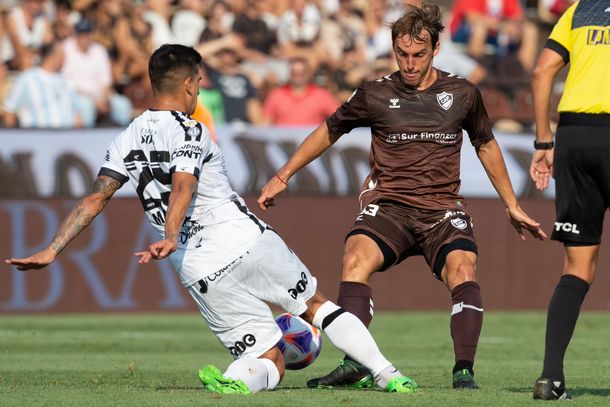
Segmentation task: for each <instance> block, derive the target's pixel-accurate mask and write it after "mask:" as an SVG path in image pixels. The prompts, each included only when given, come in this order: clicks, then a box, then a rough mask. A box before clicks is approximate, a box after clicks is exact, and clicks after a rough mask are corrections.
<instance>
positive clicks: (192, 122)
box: [183, 119, 197, 127]
mask: <svg viewBox="0 0 610 407" xmlns="http://www.w3.org/2000/svg"><path fill="white" fill-rule="evenodd" d="M183 124H184V125H185V126H186V127H194V126H197V120H193V119H189V120H185V121H184V122H183Z"/></svg>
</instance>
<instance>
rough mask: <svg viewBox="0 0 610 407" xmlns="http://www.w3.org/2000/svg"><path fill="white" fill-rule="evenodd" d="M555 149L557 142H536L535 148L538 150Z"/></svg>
mask: <svg viewBox="0 0 610 407" xmlns="http://www.w3.org/2000/svg"><path fill="white" fill-rule="evenodd" d="M553 147H555V142H554V141H543V142H538V141H536V140H534V148H535V149H536V150H550V149H552V148H553Z"/></svg>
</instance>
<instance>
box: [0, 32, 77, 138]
mask: <svg viewBox="0 0 610 407" xmlns="http://www.w3.org/2000/svg"><path fill="white" fill-rule="evenodd" d="M40 57H41V59H42V61H41V63H40V66H36V67H32V68H28V69H26V70H25V71H23V72H22V73H20V74H19V76H18V77H17V79H16V81H15V83H14V84H13V86H12V87H11V89H10V92H9V94H8V96H7V98H6V100H5V101H4V114H3V121H4V126H5V127H15V126H17V125H18V126H19V127H22V128H71V127H81V126H82V125H83V122H82V120H81V118H80V116H79V114H78V108H77V103H78V102H77V95H76V92H74V90H73V89H72V87H71V86H70V83H69V82H68V79H67V78H66V77H65V76H64V75H62V74H61V73H59V70H60V69H61V66H62V64H63V58H64V56H63V50H62V47H61V46H60V45H58V44H55V43H49V44H47V45H43V46H42V47H41V48H40Z"/></svg>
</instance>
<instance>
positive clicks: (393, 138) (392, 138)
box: [385, 131, 457, 144]
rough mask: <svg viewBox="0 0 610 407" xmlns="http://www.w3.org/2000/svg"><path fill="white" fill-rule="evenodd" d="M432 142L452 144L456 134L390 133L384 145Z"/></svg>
mask: <svg viewBox="0 0 610 407" xmlns="http://www.w3.org/2000/svg"><path fill="white" fill-rule="evenodd" d="M418 140H424V141H428V140H432V141H435V142H437V143H439V144H453V143H455V142H456V141H457V133H429V132H427V131H422V132H421V133H392V134H388V137H387V138H386V140H385V141H386V143H391V144H396V143H398V142H399V141H418Z"/></svg>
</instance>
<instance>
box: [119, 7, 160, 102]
mask: <svg viewBox="0 0 610 407" xmlns="http://www.w3.org/2000/svg"><path fill="white" fill-rule="evenodd" d="M144 11H145V9H144V6H143V4H135V3H133V4H130V6H128V10H127V12H126V15H127V19H128V21H129V32H128V33H126V34H125V35H123V38H124V40H123V41H121V43H122V46H121V49H122V50H123V54H122V55H123V57H122V58H121V61H122V62H123V64H124V65H123V67H122V72H123V78H124V79H123V80H121V81H119V83H118V84H119V85H120V86H121V93H122V94H124V95H125V96H127V97H128V98H129V100H130V101H131V103H132V105H133V107H134V109H135V110H137V111H140V110H144V109H148V108H149V107H150V103H151V102H152V98H153V94H152V88H151V85H150V81H149V79H148V58H149V57H150V55H151V54H152V52H153V50H154V45H153V38H152V27H151V25H150V24H149V23H148V22H147V21H145V20H144V17H143V14H144ZM123 85H124V86H123Z"/></svg>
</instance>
